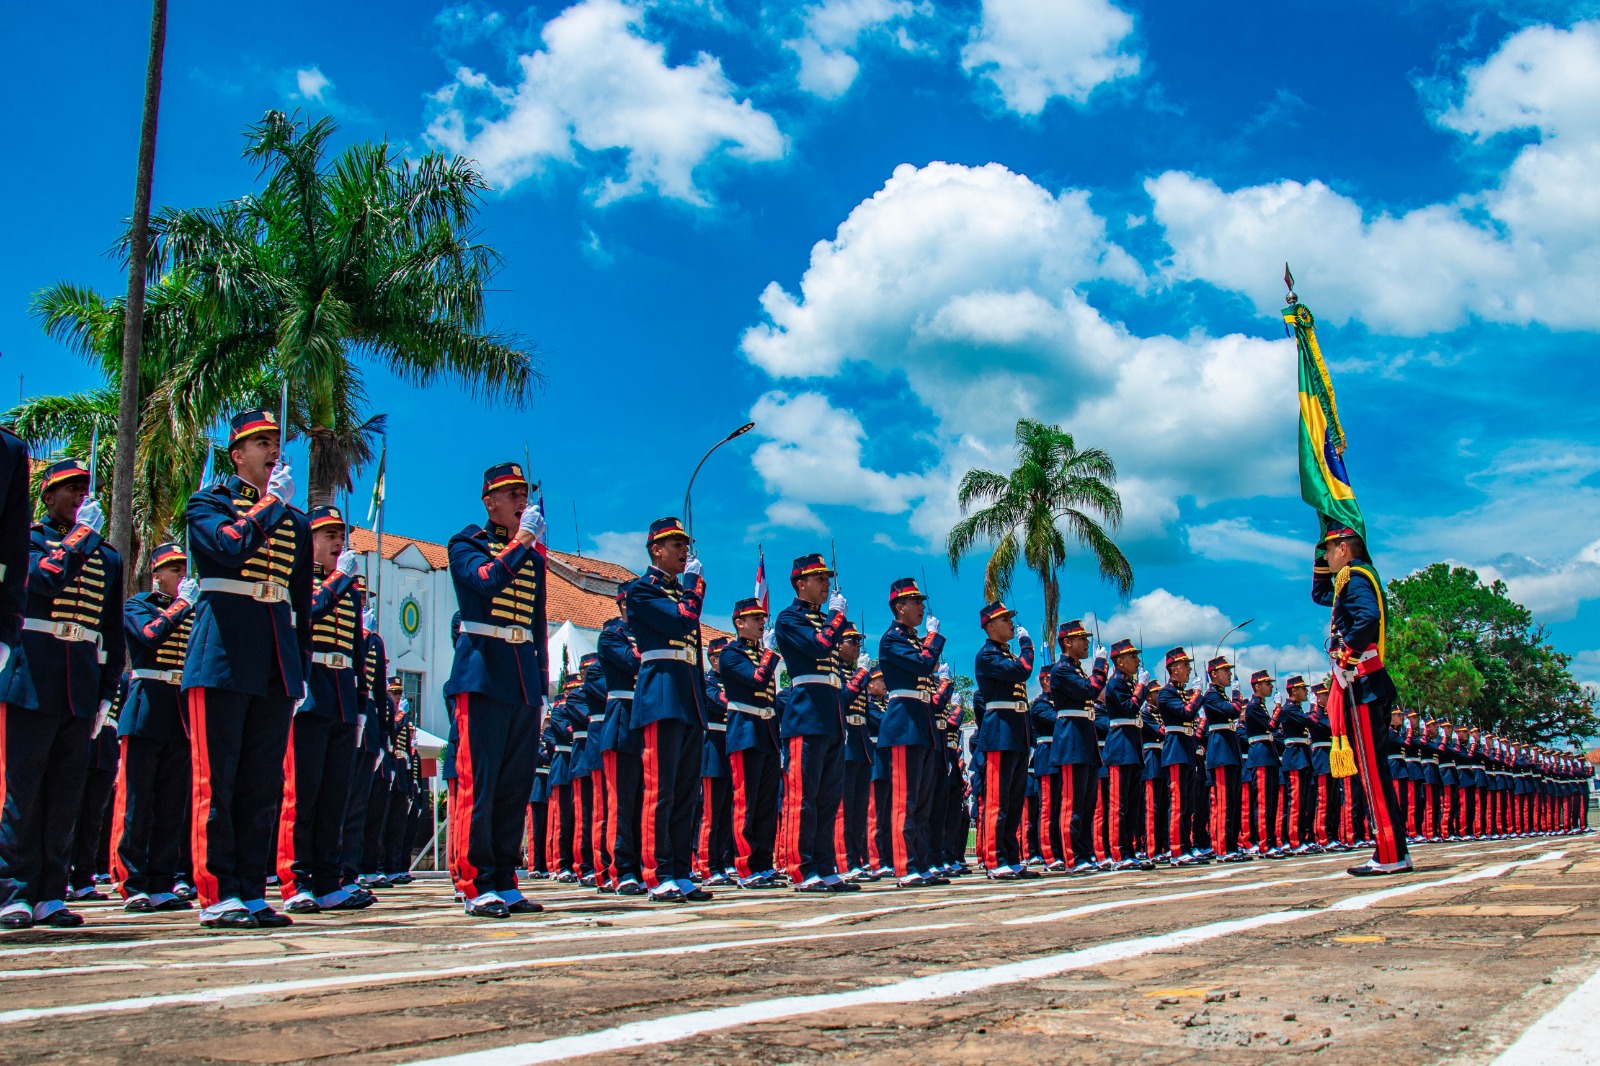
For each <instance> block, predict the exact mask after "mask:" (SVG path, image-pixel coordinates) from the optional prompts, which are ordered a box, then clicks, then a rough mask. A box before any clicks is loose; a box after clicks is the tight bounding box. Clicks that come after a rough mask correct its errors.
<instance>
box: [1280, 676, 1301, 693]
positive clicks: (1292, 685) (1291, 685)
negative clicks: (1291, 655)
mask: <svg viewBox="0 0 1600 1066" xmlns="http://www.w3.org/2000/svg"><path fill="white" fill-rule="evenodd" d="M1283 687H1284V690H1285V691H1288V690H1290V689H1297V688H1305V687H1306V679H1305V678H1303V677H1301V676H1300V675H1299V674H1290V675H1289V676H1288V678H1287V679H1286V680H1285V681H1284V682H1283Z"/></svg>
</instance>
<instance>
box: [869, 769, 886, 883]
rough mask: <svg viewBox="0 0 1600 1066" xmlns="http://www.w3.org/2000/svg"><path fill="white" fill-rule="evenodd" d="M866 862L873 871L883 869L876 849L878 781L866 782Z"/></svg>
mask: <svg viewBox="0 0 1600 1066" xmlns="http://www.w3.org/2000/svg"><path fill="white" fill-rule="evenodd" d="M867 862H868V863H869V864H870V865H871V866H872V871H873V873H877V872H878V871H879V870H881V869H883V855H882V854H881V853H880V852H879V851H878V783H877V782H876V781H869V782H868V783H867Z"/></svg>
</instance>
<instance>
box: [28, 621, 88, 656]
mask: <svg viewBox="0 0 1600 1066" xmlns="http://www.w3.org/2000/svg"><path fill="white" fill-rule="evenodd" d="M22 628H23V629H31V630H33V631H34V632H35V633H48V634H49V635H50V636H52V637H55V638H56V639H57V640H64V641H66V642H67V643H68V644H93V645H94V646H95V648H96V650H97V651H98V653H99V658H100V661H101V662H105V661H106V652H105V649H104V648H102V647H100V634H99V633H98V632H97V631H95V630H93V629H90V628H89V627H88V626H85V625H79V624H78V623H77V622H51V621H48V620H46V619H43V618H24V619H23V620H22Z"/></svg>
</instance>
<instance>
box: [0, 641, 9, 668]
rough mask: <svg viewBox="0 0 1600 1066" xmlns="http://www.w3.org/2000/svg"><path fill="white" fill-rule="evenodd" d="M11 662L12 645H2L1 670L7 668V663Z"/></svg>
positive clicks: (0, 652) (0, 649)
mask: <svg viewBox="0 0 1600 1066" xmlns="http://www.w3.org/2000/svg"><path fill="white" fill-rule="evenodd" d="M10 661H11V645H9V644H0V670H4V669H5V668H6V663H8V662H10Z"/></svg>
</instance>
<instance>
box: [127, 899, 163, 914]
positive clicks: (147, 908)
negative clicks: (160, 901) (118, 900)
mask: <svg viewBox="0 0 1600 1066" xmlns="http://www.w3.org/2000/svg"><path fill="white" fill-rule="evenodd" d="M122 909H123V910H125V911H127V912H128V913H129V914H154V913H155V912H156V905H155V904H154V903H151V902H150V897H149V896H134V897H133V898H132V899H130V900H128V902H126V903H124V904H123V905H122Z"/></svg>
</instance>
